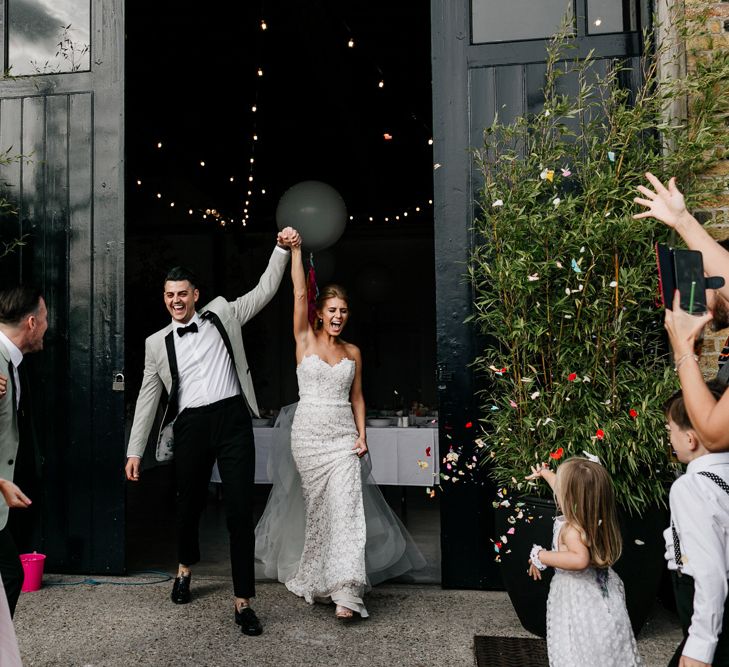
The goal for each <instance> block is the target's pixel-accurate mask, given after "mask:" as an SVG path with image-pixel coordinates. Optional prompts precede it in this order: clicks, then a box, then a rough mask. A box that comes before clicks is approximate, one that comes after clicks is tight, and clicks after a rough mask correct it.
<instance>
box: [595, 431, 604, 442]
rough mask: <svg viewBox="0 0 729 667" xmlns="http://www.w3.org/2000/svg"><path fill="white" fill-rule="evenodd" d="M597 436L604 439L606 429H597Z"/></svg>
mask: <svg viewBox="0 0 729 667" xmlns="http://www.w3.org/2000/svg"><path fill="white" fill-rule="evenodd" d="M595 437H596V438H597V439H598V440H602V439H603V438H604V437H605V431H603V430H602V429H601V428H599V429H597V431H596V433H595Z"/></svg>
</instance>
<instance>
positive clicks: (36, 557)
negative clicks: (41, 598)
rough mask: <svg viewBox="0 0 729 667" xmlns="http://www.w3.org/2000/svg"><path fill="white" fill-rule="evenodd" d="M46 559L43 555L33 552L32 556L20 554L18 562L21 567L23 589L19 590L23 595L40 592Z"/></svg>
mask: <svg viewBox="0 0 729 667" xmlns="http://www.w3.org/2000/svg"><path fill="white" fill-rule="evenodd" d="M45 559H46V556H45V554H39V553H35V552H33V553H32V554H20V562H21V564H22V565H23V573H24V574H25V579H24V580H23V587H22V588H21V589H20V590H21V591H23V592H24V593H30V592H31V591H38V590H40V587H41V583H42V582H43V563H44V561H45Z"/></svg>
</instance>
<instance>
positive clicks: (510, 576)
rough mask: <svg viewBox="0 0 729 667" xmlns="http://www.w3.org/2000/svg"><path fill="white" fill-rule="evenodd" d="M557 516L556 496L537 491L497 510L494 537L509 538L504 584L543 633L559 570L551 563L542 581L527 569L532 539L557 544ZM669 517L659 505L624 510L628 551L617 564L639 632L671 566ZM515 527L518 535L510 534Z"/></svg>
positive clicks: (524, 619) (527, 623)
mask: <svg viewBox="0 0 729 667" xmlns="http://www.w3.org/2000/svg"><path fill="white" fill-rule="evenodd" d="M517 502H523V503H524V505H523V506H522V507H520V508H518V509H520V510H521V511H522V512H523V514H524V516H523V518H522V519H520V520H517V521H516V523H513V524H512V523H510V522H509V517H514V516H515V510H517V505H516V503H517ZM554 516H555V505H554V502H553V501H551V500H546V499H543V498H535V497H533V496H525V497H523V498H521V499H514V500H511V501H510V506H509V507H499V509H498V510H497V511H496V531H497V532H496V537H495V538H494V539H496V540H499V541H500V540H501V536H506V537H507V539H508V542H506V543H505V544H503V545H502V547H501V549H500V556H501V575H502V577H503V580H504V587H505V588H506V592H507V593H508V594H509V599H510V600H511V603H512V605H513V606H514V609H515V610H516V614H517V616H518V617H519V621H520V623H521V624H522V625H523V626H524V628H525V629H526V630H528V631H529V632H532V633H534V634H535V635H538V636H540V637H545V636H546V634H547V596H548V595H549V582H550V581H551V579H552V573H553V570H552V568H547V570H545V572H543V573H542V580H541V581H534V580H532V579H531V577H529V576H528V575H527V569H528V567H529V564H528V561H529V552H530V551H531V548H532V544H541V545H542V546H543V547H544V548H545V549H551V547H552V527H553V520H554ZM529 517H531V521H528V518H529ZM668 522H669V519H668V512H667V510H665V509H663V508H658V507H653V508H648V509H647V510H645V511H644V512H643V514H642V515H640V516H635V517H633V516H630V515H628V514H625V513H622V512H621V514H620V529H621V533H622V536H623V554H622V556H621V558H620V560H619V561H618V562H617V563H616V564H615V566H614V569H615V571H616V572H617V574H618V575H619V576H620V578H621V579H622V580H623V583H624V584H625V599H626V606H627V608H628V615H629V616H630V621H631V623H632V625H633V632H635V634H636V635H637V634H638V633H639V632H640V630H641V628H642V627H643V625H644V623H645V621H646V619H647V618H648V614H649V613H650V611H651V608H652V606H653V603H654V601H655V599H656V595H657V593H658V590H659V588H660V585H661V580H662V577H663V571H664V570H665V567H666V564H665V560H664V558H663V554H664V551H665V549H664V542H663V530H664V529H665V528H666V526H668ZM512 527H513V528H514V534H513V535H509V534H508V530H509V529H510V528H512Z"/></svg>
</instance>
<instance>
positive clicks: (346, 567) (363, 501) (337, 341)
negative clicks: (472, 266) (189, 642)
mask: <svg viewBox="0 0 729 667" xmlns="http://www.w3.org/2000/svg"><path fill="white" fill-rule="evenodd" d="M291 262H292V266H291V275H292V279H293V283H294V337H295V339H296V360H297V367H296V375H297V378H298V382H299V403H298V405H296V406H287V407H286V408H284V409H283V410H282V411H281V415H279V419H278V420H277V422H276V426H275V428H274V434H273V439H274V443H273V451H272V454H271V458H270V459H269V467H270V468H271V469H272V475H273V481H274V486H273V490H272V492H271V495H270V496H269V500H268V503H267V505H266V509H265V510H264V513H263V516H262V517H261V520H260V521H259V523H258V526H257V527H256V559H257V560H258V562H259V567H260V566H261V565H262V566H263V568H264V572H263V573H264V574H265V576H269V577H274V578H277V579H279V580H280V581H282V582H283V583H285V585H286V587H287V588H288V589H289V590H290V591H292V592H293V593H295V594H296V595H299V596H301V597H303V598H304V599H305V600H306V601H307V602H308V603H310V604H312V603H314V602H330V601H331V602H334V603H335V604H336V611H335V614H336V616H337V618H340V619H351V618H352V617H353V615H354V613H357V614H359V615H360V616H361V617H363V618H365V617H367V616H368V613H367V609H366V608H365V605H364V601H363V597H364V593H365V592H366V590H368V589H369V587H370V586H371V585H372V584H375V583H378V582H380V581H384V580H385V579H388V578H391V577H395V576H398V575H401V574H403V573H404V572H406V571H408V570H412V569H419V568H422V567H423V566H424V565H425V560H424V559H423V557H422V555H421V554H420V552H419V551H418V549H417V547H416V546H415V545H414V543H413V542H412V540H411V539H410V536H409V535H408V534H407V531H406V530H405V528H404V526H403V525H402V524H401V523H400V521H399V519H397V517H396V516H395V514H394V513H393V512H392V510H391V509H390V508H389V506H388V505H387V503H386V501H385V500H384V498H383V496H382V494H381V492H380V491H379V489H378V488H377V486H376V485H375V484H374V481H373V480H372V479H371V478H369V469H368V465H369V462H368V461H367V460H366V459H364V460H360V459H361V457H363V456H364V455H365V454H366V453H367V439H366V433H365V402H364V397H363V395H362V356H361V354H360V351H359V349H358V348H357V346H355V345H352V344H351V343H347V342H345V341H344V340H342V338H341V333H342V331H343V330H344V327H345V326H346V324H347V320H348V319H349V308H348V304H347V295H346V293H345V291H344V290H343V289H342V288H341V287H338V286H329V287H327V288H324V289H323V290H322V292H321V294H320V295H319V298H318V300H317V312H316V318H315V322H314V326H312V325H311V324H310V323H309V313H308V311H309V307H308V299H307V289H306V279H305V276H304V267H303V262H302V257H301V248H292V257H291ZM294 409H295V412H294ZM292 413H294V417H293V423H291V414H292ZM289 434H290V447H289V443H288V440H289ZM291 456H293V462H295V470H294V469H292V468H293V466H292V465H291V464H290V462H291ZM367 458H369V457H367ZM363 468H364V470H363ZM365 481H367V482H369V483H367V484H365V483H364V482H365ZM302 500H303V502H302ZM302 510H303V511H302ZM302 515H303V516H302Z"/></svg>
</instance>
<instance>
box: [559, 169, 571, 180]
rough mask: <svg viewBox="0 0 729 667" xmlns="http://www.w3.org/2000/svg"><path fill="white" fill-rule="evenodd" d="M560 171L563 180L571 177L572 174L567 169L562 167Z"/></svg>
mask: <svg viewBox="0 0 729 667" xmlns="http://www.w3.org/2000/svg"><path fill="white" fill-rule="evenodd" d="M561 171H562V176H564V177H565V178H569V177H570V176H572V172H571V171H570V168H569V167H562V168H561Z"/></svg>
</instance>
